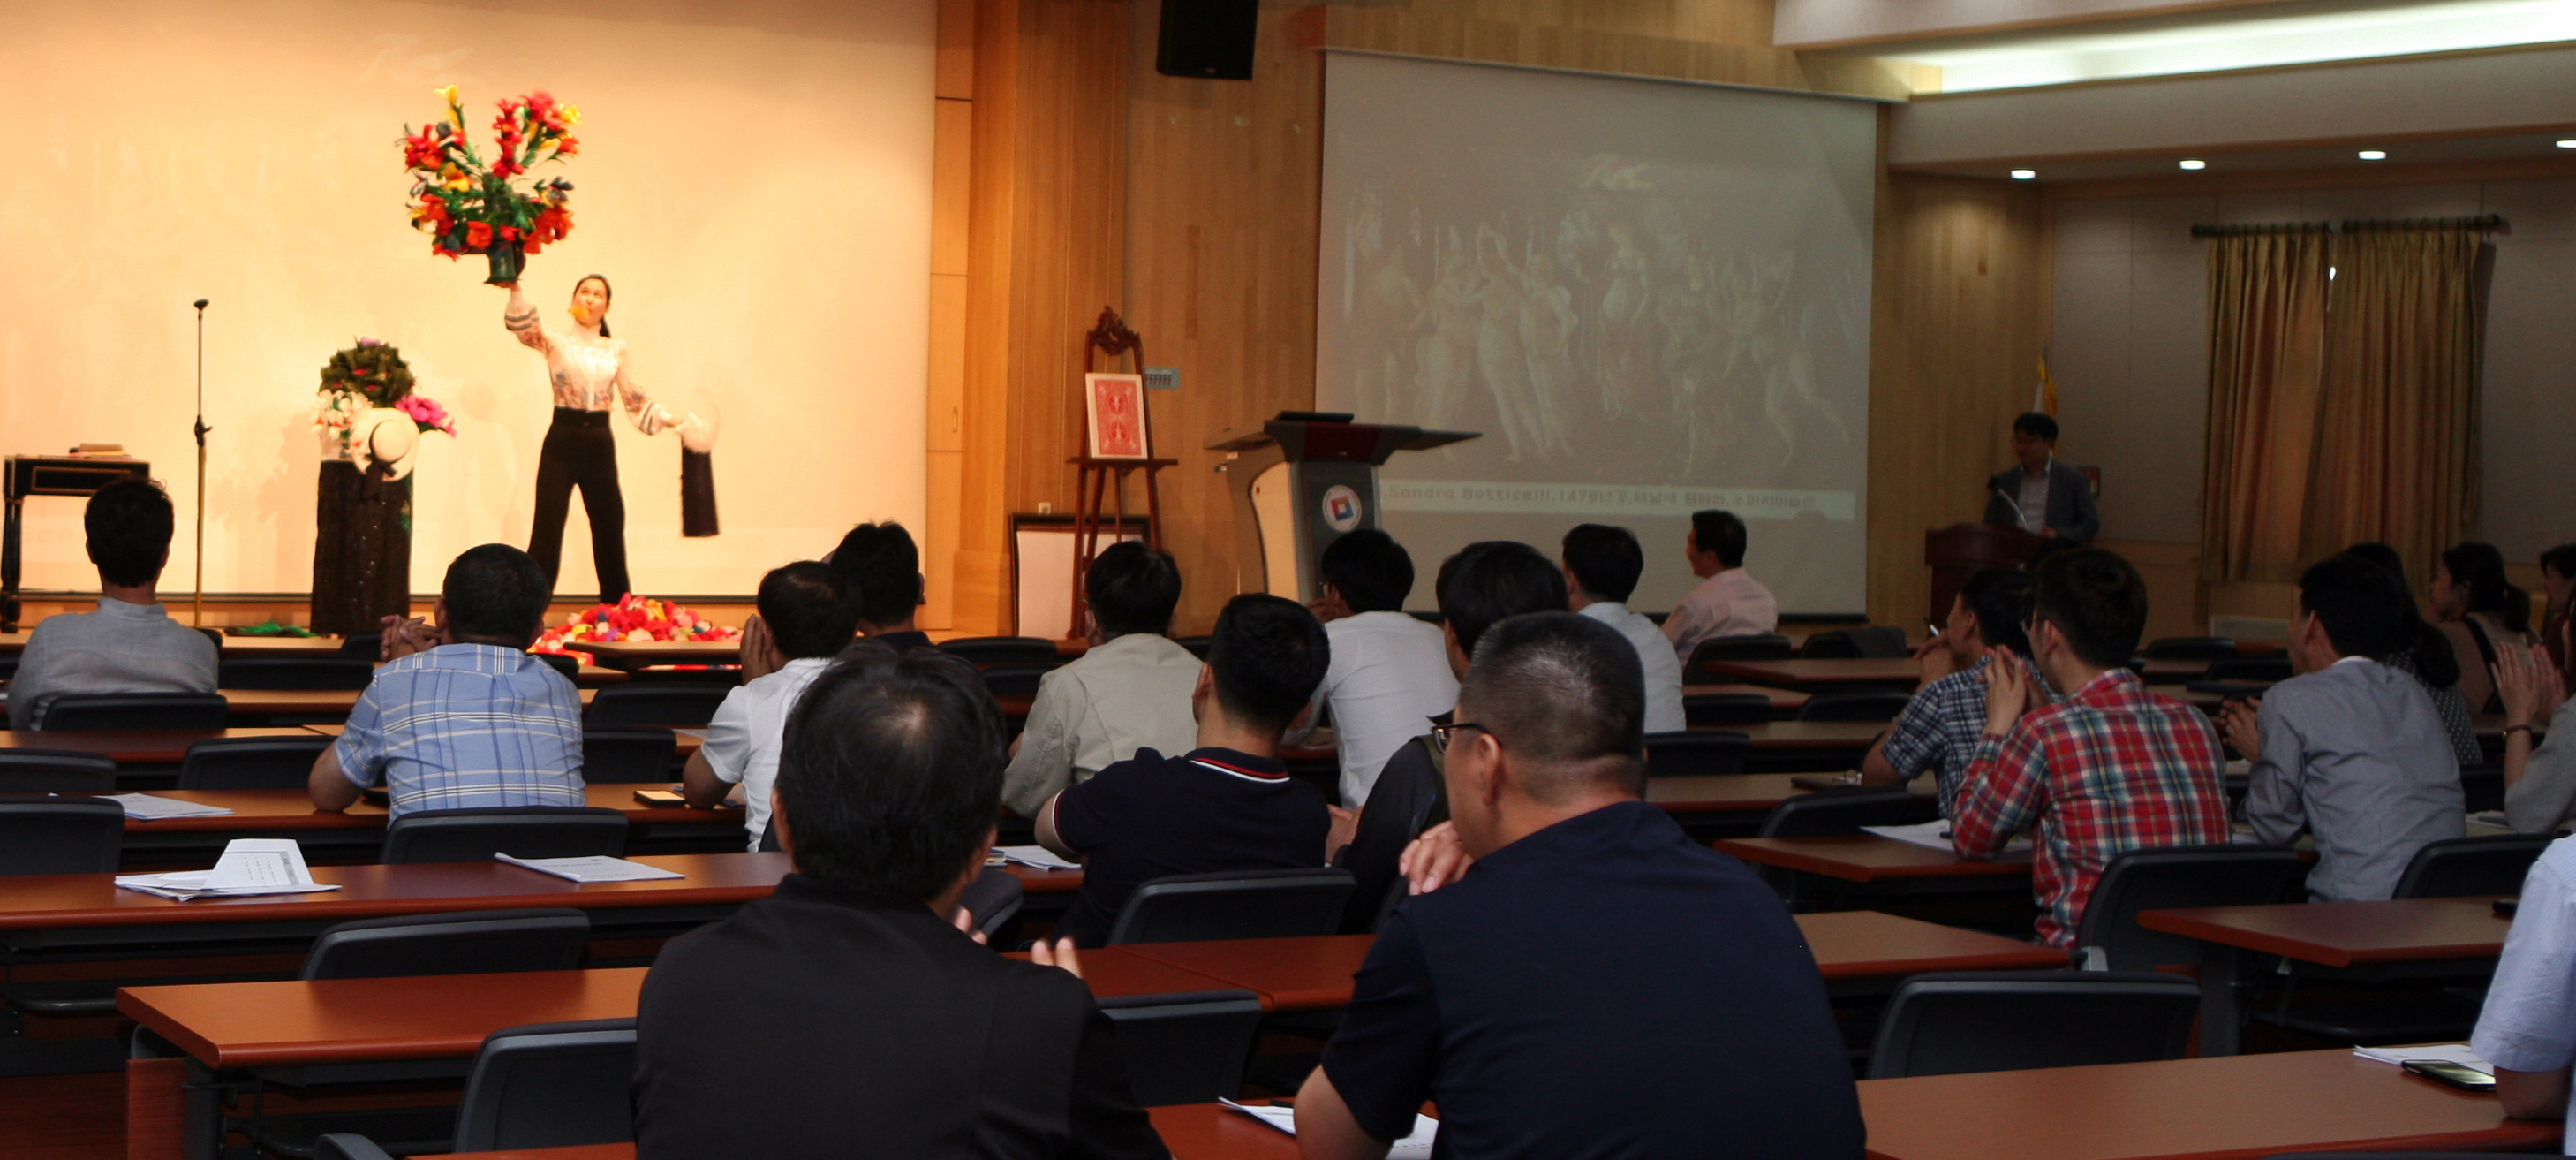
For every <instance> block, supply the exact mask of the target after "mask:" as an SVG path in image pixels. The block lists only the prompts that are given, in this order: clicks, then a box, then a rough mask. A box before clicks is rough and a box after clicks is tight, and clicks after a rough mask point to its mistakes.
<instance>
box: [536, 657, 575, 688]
mask: <svg viewBox="0 0 2576 1160" xmlns="http://www.w3.org/2000/svg"><path fill="white" fill-rule="evenodd" d="M528 655H529V656H532V657H535V658H537V659H538V660H539V661H542V662H544V664H545V666H546V667H547V668H550V669H553V670H554V671H556V672H558V673H562V674H563V679H565V680H567V681H572V682H574V683H576V684H577V683H579V682H580V681H581V659H580V658H579V657H575V656H572V655H570V654H567V653H529V654H528Z"/></svg>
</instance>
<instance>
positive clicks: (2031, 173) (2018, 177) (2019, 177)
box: [2012, 169, 2039, 181]
mask: <svg viewBox="0 0 2576 1160" xmlns="http://www.w3.org/2000/svg"><path fill="white" fill-rule="evenodd" d="M2037 176H2039V171H2038V170H2036V169H2016V170H2013V171H2012V179H2013V180H2015V181H2028V180H2030V179H2031V178H2034V177H2037Z"/></svg>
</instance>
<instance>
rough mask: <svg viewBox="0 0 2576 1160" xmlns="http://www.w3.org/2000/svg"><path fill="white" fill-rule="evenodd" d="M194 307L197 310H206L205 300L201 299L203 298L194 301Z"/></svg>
mask: <svg viewBox="0 0 2576 1160" xmlns="http://www.w3.org/2000/svg"><path fill="white" fill-rule="evenodd" d="M196 307H197V309H199V310H203V309H205V308H206V300H205V299H203V298H200V299H198V300H197V301H196Z"/></svg>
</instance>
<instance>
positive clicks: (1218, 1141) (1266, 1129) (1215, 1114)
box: [421, 1104, 1297, 1160]
mask: <svg viewBox="0 0 2576 1160" xmlns="http://www.w3.org/2000/svg"><path fill="white" fill-rule="evenodd" d="M1145 1114H1146V1115H1148V1116H1151V1117H1153V1120H1154V1131H1155V1132H1156V1133H1158V1134H1160V1135H1161V1136H1162V1137H1163V1146H1164V1147H1166V1148H1169V1149H1171V1151H1172V1160H1297V1140H1296V1138H1295V1137H1293V1136H1290V1135H1289V1134H1288V1133H1286V1132H1282V1131H1280V1130H1279V1129H1277V1128H1273V1127H1271V1126H1269V1125H1267V1124H1261V1123H1256V1122H1254V1120H1253V1119H1252V1117H1250V1116H1247V1115H1244V1114H1243V1113H1241V1112H1237V1111H1233V1110H1231V1109H1228V1108H1227V1107H1225V1106H1224V1105H1222V1104H1173V1105H1171V1106H1169V1107H1161V1108H1147V1109H1145ZM421 1160H635V1145H633V1144H586V1145H582V1146H580V1147H573V1148H522V1149H514V1150H511V1151H508V1152H457V1153H452V1154H449V1155H443V1156H425V1157H422V1158H421Z"/></svg>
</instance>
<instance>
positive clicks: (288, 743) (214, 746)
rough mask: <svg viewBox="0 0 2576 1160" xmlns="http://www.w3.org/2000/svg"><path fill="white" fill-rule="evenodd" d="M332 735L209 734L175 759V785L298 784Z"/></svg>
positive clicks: (309, 772) (270, 786)
mask: <svg viewBox="0 0 2576 1160" xmlns="http://www.w3.org/2000/svg"><path fill="white" fill-rule="evenodd" d="M331 745H332V739H331V738H328V737H324V736H322V735H320V734H318V733H317V734H314V735H312V736H309V737H209V738H207V739H206V740H204V741H200V742H197V743H196V744H194V745H191V746H189V747H188V755H187V756H186V757H184V758H182V759H180V761H179V788H180V789H303V788H304V787H305V785H306V784H307V783H308V781H309V780H310V779H311V777H312V776H313V763H314V762H315V761H316V760H318V759H320V758H321V756H322V751H323V750H326V749H329V748H331Z"/></svg>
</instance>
